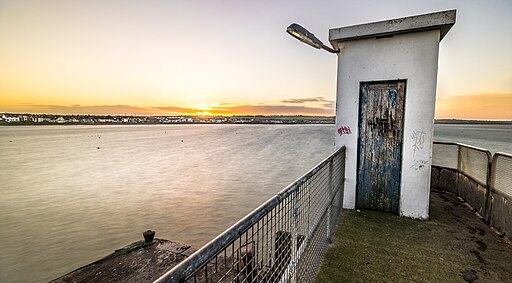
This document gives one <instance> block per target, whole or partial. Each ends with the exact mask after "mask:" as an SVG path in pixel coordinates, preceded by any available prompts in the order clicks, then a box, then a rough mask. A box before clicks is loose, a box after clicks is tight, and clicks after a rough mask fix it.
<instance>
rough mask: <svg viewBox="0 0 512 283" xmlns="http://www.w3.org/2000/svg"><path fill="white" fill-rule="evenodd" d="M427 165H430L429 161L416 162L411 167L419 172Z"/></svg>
mask: <svg viewBox="0 0 512 283" xmlns="http://www.w3.org/2000/svg"><path fill="white" fill-rule="evenodd" d="M427 165H428V161H427V160H414V163H413V164H412V165H411V168H412V169H414V170H416V171H418V170H420V169H422V168H424V167H425V166H427Z"/></svg>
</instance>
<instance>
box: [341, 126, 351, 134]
mask: <svg viewBox="0 0 512 283" xmlns="http://www.w3.org/2000/svg"><path fill="white" fill-rule="evenodd" d="M338 134H340V136H343V135H350V134H352V131H351V130H350V127H346V126H342V127H340V128H339V129H338Z"/></svg>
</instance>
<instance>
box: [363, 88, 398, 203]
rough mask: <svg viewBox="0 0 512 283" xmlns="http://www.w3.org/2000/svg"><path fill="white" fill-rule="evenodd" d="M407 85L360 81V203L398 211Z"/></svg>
mask: <svg viewBox="0 0 512 283" xmlns="http://www.w3.org/2000/svg"><path fill="white" fill-rule="evenodd" d="M405 86H406V81H405V80H397V81H386V82H363V83H361V84H360V94H359V140H358V177H357V185H356V190H357V195H356V206H357V207H360V208H371V209H377V210H383V211H389V212H394V213H398V211H399V205H400V177H401V170H402V141H403V120H404V119H403V116H404V104H405Z"/></svg>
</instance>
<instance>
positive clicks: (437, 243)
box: [315, 191, 512, 282]
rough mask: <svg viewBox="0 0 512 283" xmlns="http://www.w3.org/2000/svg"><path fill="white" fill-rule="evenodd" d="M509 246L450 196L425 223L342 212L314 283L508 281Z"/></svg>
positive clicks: (439, 198)
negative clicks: (331, 244) (330, 245)
mask: <svg viewBox="0 0 512 283" xmlns="http://www.w3.org/2000/svg"><path fill="white" fill-rule="evenodd" d="M511 259H512V245H511V244H510V242H508V241H506V239H505V238H503V237H500V236H499V234H498V233H496V232H495V231H494V230H493V229H492V228H491V227H489V226H488V225H486V224H485V223H484V221H482V220H481V219H480V218H478V216H477V214H476V212H475V211H474V210H473V209H472V208H471V207H469V206H468V205H467V204H466V203H465V202H464V201H463V200H461V199H460V198H458V197H456V196H455V195H453V194H451V193H443V192H437V191H432V192H431V197H430V219H429V220H428V221H419V220H412V219H406V218H402V217H399V216H397V215H392V214H389V213H382V212H378V211H372V210H360V211H355V210H345V211H343V212H342V215H341V217H340V220H339V222H338V225H337V229H336V232H335V237H334V240H333V246H332V247H331V248H330V250H329V251H328V252H327V255H326V258H325V260H324V262H323V265H322V268H321V270H320V272H319V274H318V276H317V278H316V281H315V282H464V281H466V282H510V281H511V279H512V261H511Z"/></svg>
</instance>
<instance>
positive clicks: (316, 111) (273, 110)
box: [208, 105, 334, 116]
mask: <svg viewBox="0 0 512 283" xmlns="http://www.w3.org/2000/svg"><path fill="white" fill-rule="evenodd" d="M208 112H209V113H212V114H220V115H222V114H231V115H233V114H235V115H236V114H239V115H322V116H332V115H334V109H329V108H322V107H306V106H289V105H239V106H232V107H224V109H214V110H209V111H208Z"/></svg>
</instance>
